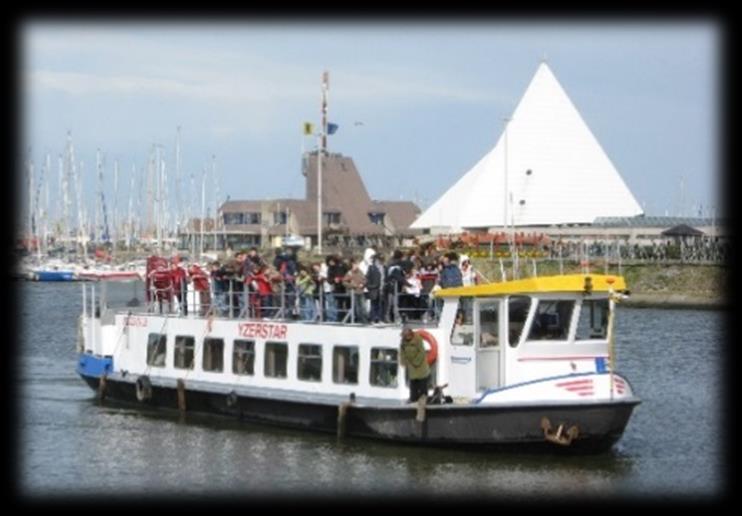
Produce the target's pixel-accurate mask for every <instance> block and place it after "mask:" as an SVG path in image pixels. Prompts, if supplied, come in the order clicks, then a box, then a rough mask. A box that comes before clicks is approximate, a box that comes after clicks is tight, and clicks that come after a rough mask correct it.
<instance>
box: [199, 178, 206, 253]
mask: <svg viewBox="0 0 742 516" xmlns="http://www.w3.org/2000/svg"><path fill="white" fill-rule="evenodd" d="M205 221H206V167H204V169H203V174H202V175H201V223H200V224H199V226H201V227H200V229H201V249H200V251H199V253H198V257H199V260H203V254H204V222H205Z"/></svg>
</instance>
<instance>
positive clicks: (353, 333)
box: [77, 274, 640, 451]
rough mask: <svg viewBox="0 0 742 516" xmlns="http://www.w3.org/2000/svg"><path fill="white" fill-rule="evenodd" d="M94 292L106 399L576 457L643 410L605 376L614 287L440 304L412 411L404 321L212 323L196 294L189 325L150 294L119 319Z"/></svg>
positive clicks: (489, 294)
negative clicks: (428, 374)
mask: <svg viewBox="0 0 742 516" xmlns="http://www.w3.org/2000/svg"><path fill="white" fill-rule="evenodd" d="M96 287H105V284H100V285H96V284H91V285H83V295H84V302H83V306H84V311H83V314H82V316H81V322H80V338H79V344H78V350H79V362H78V365H77V371H78V373H79V374H80V375H81V377H82V378H83V379H84V380H85V381H86V382H87V383H88V384H89V386H90V387H91V388H92V389H94V390H96V391H97V393H98V396H99V397H100V398H101V399H113V400H119V401H123V402H127V403H132V404H138V405H143V406H144V405H146V406H154V407H161V408H163V409H171V410H180V411H182V412H191V411H193V412H203V413H211V414H217V415H221V416H226V417H233V418H239V419H240V420H245V421H253V422H262V423H269V424H276V425H283V426H290V427H296V428H302V429H307V430H317V431H324V432H335V433H337V434H338V435H352V436H359V437H370V438H377V439H388V440H392V441H400V442H409V443H419V444H426V445H476V446H481V445H487V446H492V447H495V448H497V447H503V446H506V447H512V446H515V447H535V448H539V449H541V448H544V447H546V448H558V449H567V450H574V451H578V450H584V451H601V450H605V449H607V448H610V447H611V446H612V445H613V444H614V443H616V442H617V441H618V440H619V439H620V437H621V436H622V434H623V432H624V429H625V428H626V425H627V424H628V421H629V418H630V416H631V414H632V411H633V409H634V407H636V405H637V404H639V403H640V400H639V399H638V398H637V397H636V396H635V395H634V392H633V389H632V387H631V384H630V383H629V380H628V379H627V378H626V377H625V376H624V375H623V374H621V373H619V372H617V371H616V370H614V367H613V364H614V363H615V352H614V349H613V345H612V342H613V327H614V325H613V321H614V313H615V307H616V302H617V301H618V300H619V299H620V297H621V293H622V292H624V291H625V289H626V286H625V282H624V279H623V278H622V277H620V276H610V275H601V274H586V275H582V274H578V275H567V276H552V277H536V278H530V279H523V280H517V281H509V282H502V283H492V284H486V285H477V286H471V287H461V288H454V289H444V290H440V291H438V292H436V294H435V295H436V300H435V309H433V310H429V311H427V312H426V315H428V316H429V317H426V318H422V317H421V318H420V320H419V321H416V322H408V324H412V325H414V326H415V328H416V330H415V331H417V332H418V333H419V334H420V335H421V336H422V337H423V338H424V340H425V342H427V347H428V349H429V351H428V361H429V362H430V363H431V369H432V371H433V373H432V381H431V386H430V387H431V389H430V391H429V394H430V396H429V397H428V398H427V399H426V398H425V397H421V398H420V400H421V401H420V403H417V404H410V403H408V402H407V399H408V395H409V391H408V386H407V379H406V370H405V368H404V367H403V366H402V365H400V363H399V360H398V356H399V355H398V353H399V351H398V350H399V343H400V328H401V325H400V324H399V323H397V324H375V325H370V324H356V323H354V322H352V320H353V310H352V309H351V310H350V311H349V312H348V314H349V319H347V320H346V322H344V323H330V322H319V321H306V322H302V321H296V320H293V319H286V318H281V317H280V316H279V315H276V316H275V317H274V318H271V319H266V318H263V319H250V318H245V317H241V318H237V317H214V316H205V315H201V314H202V313H204V312H205V310H204V308H205V307H203V306H199V303H198V301H199V300H200V301H203V300H204V299H205V297H202V296H196V295H195V294H198V293H193V292H191V293H190V297H189V300H188V307H187V315H186V314H185V313H184V312H185V310H182V311H181V313H172V312H168V311H165V313H160V309H162V307H156V303H155V302H154V301H156V300H157V299H158V298H157V296H155V295H152V296H150V299H152V300H153V302H151V303H149V304H148V305H147V306H143V307H141V309H140V310H139V311H135V310H132V308H131V307H128V308H126V309H121V310H116V309H113V308H111V307H108V306H107V303H106V300H105V289H103V291H102V292H98V291H97V290H98V289H96ZM204 294H211V295H212V296H213V291H212V292H210V293H208V292H205V293H204ZM101 295H103V298H101ZM159 299H161V300H162V298H159ZM97 305H99V306H100V307H101V309H100V310H98V309H97V308H96V306H97ZM282 306H283V304H282ZM183 308H185V307H183ZM278 313H279V314H280V313H281V311H279V312H278ZM423 321H425V322H423Z"/></svg>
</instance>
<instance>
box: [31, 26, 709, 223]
mask: <svg viewBox="0 0 742 516" xmlns="http://www.w3.org/2000/svg"><path fill="white" fill-rule="evenodd" d="M21 34H22V38H21V51H22V55H21V88H22V96H23V110H22V115H23V117H22V119H23V122H24V127H23V131H22V134H23V144H24V145H23V148H22V149H21V152H22V157H23V159H27V158H30V159H31V160H32V161H33V162H34V164H35V167H36V171H37V174H38V167H39V165H40V164H41V163H42V162H43V161H44V159H45V156H46V154H47V153H50V154H51V156H52V159H53V162H54V165H55V166H54V169H53V184H52V183H50V185H52V189H51V193H50V196H51V199H52V202H54V198H55V196H57V195H58V194H57V193H56V191H57V190H58V179H57V171H56V159H57V158H56V157H57V156H58V155H59V154H60V153H62V152H63V151H64V148H65V142H66V135H67V132H68V131H70V132H71V135H72V140H73V143H74V146H75V152H76V154H77V157H78V159H80V160H82V161H83V162H84V167H83V174H84V187H83V188H84V190H85V192H86V193H85V195H86V198H92V196H93V194H94V192H95V190H96V188H97V186H96V178H95V175H94V168H95V159H96V149H98V148H100V149H101V151H102V152H103V153H104V156H105V184H106V185H105V188H106V190H107V194H106V195H107V198H108V199H109V203H110V204H109V206H110V205H112V204H113V201H112V197H113V178H112V172H111V171H112V168H113V163H114V161H118V163H119V167H120V169H121V172H120V175H119V180H118V181H119V185H118V200H117V201H118V206H119V209H120V210H123V209H124V208H123V206H125V205H126V204H127V203H128V197H129V191H128V189H129V185H130V180H129V176H130V175H131V174H132V173H133V172H132V170H133V168H134V170H136V171H137V172H136V174H138V175H137V181H141V175H142V173H143V172H142V171H143V169H144V167H145V166H146V163H147V160H148V158H149V155H150V150H151V149H152V146H153V145H154V144H158V145H161V146H162V147H161V148H162V152H163V155H164V157H165V159H166V160H167V161H168V164H167V170H168V174H169V178H170V179H171V180H173V179H174V173H175V172H174V170H175V165H174V164H175V141H176V128H177V127H178V126H179V127H180V128H181V129H180V131H181V159H182V165H181V175H182V179H181V181H182V185H181V189H182V190H181V192H182V193H181V196H182V199H183V200H182V202H181V205H182V206H181V209H185V207H186V206H187V205H188V204H189V202H191V203H192V204H194V205H196V204H197V203H196V201H189V200H188V199H189V198H191V197H192V196H193V195H194V191H193V190H194V187H192V186H191V182H190V177H191V176H193V178H194V181H193V184H194V185H198V186H197V187H195V189H196V190H197V195H198V197H199V201H198V203H200V189H201V187H200V185H201V182H200V181H201V179H202V174H203V170H204V168H205V167H206V168H210V167H211V162H212V156H215V159H216V161H215V163H216V170H217V175H218V179H217V181H218V182H219V197H220V198H221V199H222V200H223V199H224V198H226V196H227V195H229V196H230V197H231V198H232V199H257V198H281V197H303V195H304V178H303V176H302V175H301V173H300V162H301V159H300V156H301V149H302V146H304V148H306V149H310V148H313V147H314V146H315V145H316V141H315V140H314V139H312V138H305V137H303V136H302V132H301V128H302V123H303V122H305V121H310V122H315V123H317V122H319V116H320V84H321V83H320V81H321V76H322V72H323V70H328V71H329V73H330V93H329V119H330V121H331V122H334V123H336V124H338V125H339V129H338V131H337V133H336V134H334V135H333V136H330V137H329V142H328V146H329V148H330V150H331V151H333V152H340V153H342V154H344V155H347V156H351V157H352V158H353V159H354V161H355V163H356V166H357V167H358V169H359V171H360V173H361V174H362V176H363V177H364V180H365V182H366V186H367V188H368V190H369V193H370V195H371V197H372V198H374V199H405V200H413V201H415V202H417V203H418V204H419V205H420V206H421V207H423V208H425V207H427V206H429V205H430V204H431V203H432V202H434V201H435V200H436V199H437V198H438V197H439V196H440V195H442V194H443V193H444V192H445V191H446V190H447V189H448V188H449V187H450V186H452V185H453V184H454V183H455V182H456V180H457V179H458V178H460V177H461V176H462V175H463V174H465V173H466V172H467V171H468V170H469V169H470V167H472V166H473V165H474V164H475V163H476V162H477V161H478V160H479V159H480V158H481V157H482V156H483V155H484V154H485V153H486V152H488V151H489V150H490V149H491V148H492V147H493V146H494V145H495V143H496V141H497V139H498V138H499V136H500V134H501V132H502V130H503V122H502V119H503V118H504V117H506V116H509V115H511V114H512V112H513V110H514V109H515V106H516V105H517V103H518V101H519V100H520V98H521V96H522V95H523V93H524V92H525V89H526V87H527V86H528V83H529V82H530V80H531V78H532V77H533V74H534V73H535V72H536V69H537V67H538V65H539V63H540V61H541V60H542V59H543V58H546V59H547V62H548V63H549V65H550V67H551V69H552V70H553V72H554V74H555V75H556V77H557V79H558V80H559V81H560V83H561V84H562V86H563V87H564V89H565V91H566V92H567V94H568V95H569V96H570V98H571V99H572V102H573V103H574V104H575V106H576V107H577V109H578V110H579V111H580V113H581V114H582V116H583V118H584V119H585V121H586V122H587V124H588V126H589V127H590V129H591V130H592V131H593V133H594V134H595V136H596V137H597V139H598V141H599V142H600V143H601V145H602V146H603V149H604V150H605V151H606V153H607V154H608V156H609V158H610V159H611V160H612V161H613V163H614V165H615V166H616V168H617V169H618V171H619V172H620V173H621V175H622V177H623V178H624V180H625V182H626V183H627V185H628V186H629V188H630V189H631V191H632V192H633V193H634V196H635V197H636V198H637V200H638V201H639V203H640V204H641V205H642V206H643V208H644V210H645V212H646V213H647V214H648V215H665V214H669V215H677V214H685V215H698V213H699V210H703V212H704V215H705V214H707V213H708V210H709V208H710V207H713V206H716V207H717V210H718V208H719V207H720V203H719V200H718V197H719V192H718V189H719V178H720V173H719V171H718V167H719V165H720V163H719V160H718V156H717V151H718V147H717V146H718V143H717V141H718V140H719V138H720V136H721V135H720V134H719V127H718V126H719V125H720V119H719V108H720V106H719V97H720V95H719V91H718V88H719V86H720V84H719V83H720V79H721V78H720V77H719V66H720V62H719V58H720V51H721V49H720V44H721V33H720V29H719V28H718V27H716V26H715V25H714V24H713V23H711V22H705V21H703V20H700V21H698V22H692V21H686V22H682V23H675V22H672V23H671V22H667V23H661V24H658V23H650V22H647V23H639V22H636V23H627V22H626V21H622V22H620V23H612V22H610V21H609V20H603V21H598V22H596V23H591V22H589V21H581V22H579V23H573V24H565V23H562V22H560V23H547V22H540V23H528V22H526V21H521V22H518V23H515V22H513V21H504V22H497V21H496V20H494V19H493V20H484V21H481V22H476V23H474V22H468V23H467V22H457V23H450V24H449V23H434V22H430V23H425V22H423V23H420V22H418V23H415V24H406V23H403V22H401V21H400V22H394V21H393V20H390V21H386V22H380V23H365V24H358V23H354V24H351V23H346V22H342V21H335V22H333V23H330V24H318V23H310V22H309V21H307V22H298V21H294V22H291V23H288V22H286V23H281V22H278V21H273V22H270V23H268V22H265V21H261V22H249V21H245V20H243V21H236V22H231V23H226V22H225V23H215V22H214V21H213V20H212V21H210V22H209V23H205V24H195V23H189V24H178V23H170V24H161V23H155V22H150V23H145V22H144V21H140V22H137V21H127V22H118V23H115V24H111V23H108V24H107V23H106V22H105V21H90V22H86V23H73V22H70V21H67V22H65V23H59V22H52V21H45V22H41V21H36V22H34V21H33V20H30V21H28V22H27V23H26V24H25V25H24V26H23V28H22V32H21ZM208 183H209V188H212V187H211V185H212V184H213V183H214V181H212V179H211V176H209V178H208ZM170 191H171V195H173V196H174V195H175V187H174V185H173V186H171V187H170ZM209 196H210V197H211V194H209ZM173 199H174V197H173ZM199 206H200V204H199ZM52 210H53V208H52ZM717 214H718V212H717ZM52 215H53V211H52Z"/></svg>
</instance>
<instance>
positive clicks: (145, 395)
mask: <svg viewBox="0 0 742 516" xmlns="http://www.w3.org/2000/svg"><path fill="white" fill-rule="evenodd" d="M136 389H137V400H138V401H149V400H150V399H151V398H152V382H150V381H149V376H144V375H143V376H140V377H139V378H137V382H136Z"/></svg>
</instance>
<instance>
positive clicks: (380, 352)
mask: <svg viewBox="0 0 742 516" xmlns="http://www.w3.org/2000/svg"><path fill="white" fill-rule="evenodd" d="M397 353H398V352H397V350H396V349H393V348H371V371H370V378H369V381H370V383H371V385H376V386H377V387H396V386H397V367H398V366H397V363H398V362H397V360H398V359H397Z"/></svg>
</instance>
